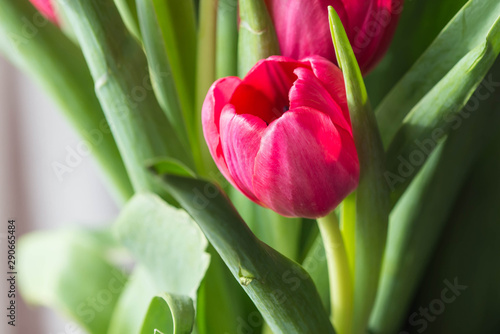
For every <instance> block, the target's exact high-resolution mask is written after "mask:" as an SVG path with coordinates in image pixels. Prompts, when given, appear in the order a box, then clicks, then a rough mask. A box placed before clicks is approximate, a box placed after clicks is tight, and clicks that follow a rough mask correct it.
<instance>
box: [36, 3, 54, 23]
mask: <svg viewBox="0 0 500 334" xmlns="http://www.w3.org/2000/svg"><path fill="white" fill-rule="evenodd" d="M30 2H31V3H32V4H33V6H34V7H35V8H36V9H37V10H38V11H39V12H40V13H41V14H42V15H43V16H45V17H46V18H47V19H49V20H50V21H52V22H53V23H55V24H58V23H59V22H58V19H57V15H56V13H55V11H54V6H53V5H52V0H30Z"/></svg>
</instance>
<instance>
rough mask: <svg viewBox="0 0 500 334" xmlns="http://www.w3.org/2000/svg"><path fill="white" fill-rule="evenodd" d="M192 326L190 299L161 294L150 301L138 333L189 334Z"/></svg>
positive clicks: (191, 302) (192, 309) (192, 316)
mask: <svg viewBox="0 0 500 334" xmlns="http://www.w3.org/2000/svg"><path fill="white" fill-rule="evenodd" d="M193 325H194V307H193V301H192V300H191V298H189V297H184V296H176V295H171V294H167V293H163V294H161V295H160V296H158V297H154V298H153V300H152V301H151V304H150V305H149V309H148V313H147V315H146V319H145V320H144V324H143V326H142V329H141V331H140V333H141V334H152V333H155V334H190V333H191V331H192V329H193Z"/></svg>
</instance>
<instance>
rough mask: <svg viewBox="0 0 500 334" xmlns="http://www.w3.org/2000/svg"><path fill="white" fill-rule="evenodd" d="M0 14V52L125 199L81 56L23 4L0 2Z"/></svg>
mask: <svg viewBox="0 0 500 334" xmlns="http://www.w3.org/2000/svg"><path fill="white" fill-rule="evenodd" d="M0 8H2V9H1V10H0V52H1V53H3V54H4V55H5V56H6V57H7V58H8V59H9V60H10V61H12V62H13V63H14V64H15V65H16V66H18V67H19V68H20V69H22V70H23V71H25V72H27V73H28V74H30V75H31V76H32V77H33V78H34V79H35V80H36V81H37V82H38V83H39V84H40V86H42V87H43V88H44V89H45V90H46V91H47V92H48V93H49V94H50V95H51V96H52V97H53V98H54V100H55V101H56V103H57V104H58V105H59V107H60V108H61V111H62V112H63V113H64V115H65V116H66V117H67V118H68V119H69V121H70V122H71V123H72V125H73V126H74V127H75V129H76V130H77V131H78V132H79V134H80V135H82V137H84V138H85V139H87V141H88V143H89V145H90V147H91V148H92V150H93V154H94V156H95V157H96V159H97V161H98V162H99V163H100V165H101V167H102V168H103V170H104V171H105V173H106V175H107V176H108V178H109V181H110V183H111V184H112V185H113V186H114V188H115V189H116V192H117V195H118V196H119V197H120V198H121V199H123V200H125V199H128V198H129V197H130V196H132V194H133V190H132V186H131V185H130V180H129V178H128V175H127V172H126V170H125V166H124V164H123V160H122V158H121V156H120V153H119V152H118V148H117V147H116V143H115V140H114V139H113V136H112V135H111V133H110V132H109V127H108V123H107V122H106V118H105V116H104V113H103V111H102V108H101V106H100V105H99V100H98V99H97V97H96V95H95V92H94V84H93V82H92V77H91V75H90V73H89V69H88V67H87V65H86V64H85V59H84V58H83V55H82V53H81V51H80V50H79V49H78V48H77V47H76V46H75V44H74V43H73V42H72V41H70V40H69V39H68V38H67V37H66V36H64V34H63V33H62V32H61V31H60V30H59V29H58V28H57V27H55V26H53V25H52V24H50V23H49V22H48V21H47V20H44V19H43V18H42V16H41V15H40V14H39V13H38V12H37V11H36V10H35V9H34V8H33V6H31V4H29V3H28V1H11V0H0ZM33 112H36V110H33ZM92 134H97V136H95V137H94V138H92V137H93V135H92ZM99 138H100V139H99ZM91 139H93V140H91Z"/></svg>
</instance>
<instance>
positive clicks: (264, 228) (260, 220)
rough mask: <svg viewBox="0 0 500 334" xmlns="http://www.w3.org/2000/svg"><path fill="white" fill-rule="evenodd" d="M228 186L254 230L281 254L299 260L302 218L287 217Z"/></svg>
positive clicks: (244, 217)
mask: <svg viewBox="0 0 500 334" xmlns="http://www.w3.org/2000/svg"><path fill="white" fill-rule="evenodd" d="M227 188H228V191H229V193H230V196H229V197H230V198H231V200H232V202H233V204H234V206H235V207H236V209H237V210H238V212H239V214H240V215H241V217H242V218H243V220H244V221H245V222H246V223H247V224H248V226H249V227H250V229H251V230H252V232H253V233H255V235H256V236H257V237H258V238H259V239H260V240H262V241H263V242H265V243H266V244H268V245H269V246H271V247H273V248H274V249H276V250H277V251H278V252H280V253H281V254H283V255H285V256H286V257H288V258H290V259H292V260H294V261H297V260H298V257H299V241H300V240H299V239H300V232H301V227H302V219H300V218H285V217H283V216H281V215H279V214H277V213H276V212H274V211H271V210H270V209H267V208H263V207H262V206H260V205H257V204H255V203H254V202H252V201H251V200H249V199H248V198H247V197H246V196H245V195H243V194H242V193H241V192H240V191H239V190H237V189H235V188H234V187H232V186H229V185H228V187H227ZM311 224H313V223H312V222H311Z"/></svg>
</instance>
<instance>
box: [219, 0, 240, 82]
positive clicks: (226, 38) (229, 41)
mask: <svg viewBox="0 0 500 334" xmlns="http://www.w3.org/2000/svg"><path fill="white" fill-rule="evenodd" d="M218 6H219V7H218V10H217V39H216V43H217V52H216V57H217V58H216V65H217V66H216V76H217V78H223V77H228V76H236V75H238V0H219V3H218Z"/></svg>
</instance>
